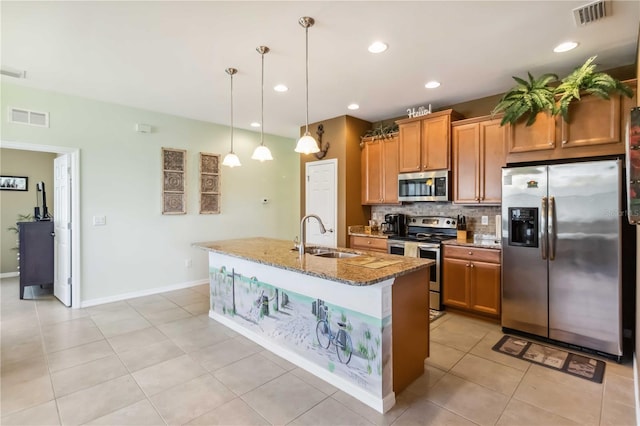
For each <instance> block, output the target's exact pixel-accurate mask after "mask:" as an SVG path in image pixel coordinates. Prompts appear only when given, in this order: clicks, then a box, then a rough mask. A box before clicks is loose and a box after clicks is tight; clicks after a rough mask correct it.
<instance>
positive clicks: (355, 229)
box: [349, 225, 389, 239]
mask: <svg viewBox="0 0 640 426" xmlns="http://www.w3.org/2000/svg"><path fill="white" fill-rule="evenodd" d="M349 235H356V236H358V237H371V238H384V239H387V238H389V234H384V233H382V232H380V231H375V232H365V230H364V226H363V225H355V226H350V227H349Z"/></svg>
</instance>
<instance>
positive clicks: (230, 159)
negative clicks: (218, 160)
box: [222, 68, 242, 168]
mask: <svg viewBox="0 0 640 426" xmlns="http://www.w3.org/2000/svg"><path fill="white" fill-rule="evenodd" d="M225 72H226V73H227V74H229V76H230V77H231V150H230V151H229V153H228V154H227V155H225V156H224V160H222V165H223V166H228V167H232V168H233V167H240V166H241V165H242V164H240V159H239V158H238V156H237V155H236V154H235V153H234V152H233V75H234V74H235V73H237V72H238V70H237V69H235V68H227V69H226V70H225Z"/></svg>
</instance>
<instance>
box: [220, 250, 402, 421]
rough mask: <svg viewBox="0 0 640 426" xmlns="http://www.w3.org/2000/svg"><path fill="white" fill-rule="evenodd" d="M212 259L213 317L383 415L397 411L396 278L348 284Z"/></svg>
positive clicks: (223, 257)
mask: <svg viewBox="0 0 640 426" xmlns="http://www.w3.org/2000/svg"><path fill="white" fill-rule="evenodd" d="M209 257H210V259H209V260H210V265H209V273H210V283H211V288H210V291H211V311H210V316H211V317H212V318H214V319H218V320H221V321H222V322H223V323H225V324H227V325H230V326H232V328H234V329H236V330H237V328H236V327H235V326H239V327H241V329H242V330H243V331H246V332H243V333H242V334H244V335H245V336H247V337H249V338H252V339H253V340H255V341H256V342H258V343H260V344H263V345H264V344H265V343H266V345H265V347H267V348H268V349H271V350H273V351H274V352H277V353H278V354H280V355H281V356H285V358H287V359H288V360H289V361H291V362H294V363H295V364H297V365H299V366H300V367H302V368H305V369H307V370H308V371H310V372H312V373H314V374H317V375H319V376H320V377H322V378H324V379H325V380H327V381H329V382H330V383H332V384H334V385H336V386H338V387H339V388H341V389H342V390H344V391H346V392H347V393H350V394H352V395H353V396H354V397H356V398H358V399H360V400H362V401H363V402H365V403H366V404H368V405H370V406H372V407H373V408H375V409H377V410H378V411H385V410H386V409H388V408H390V407H391V406H392V405H393V403H394V402H395V395H394V394H393V390H392V389H393V384H392V377H393V373H392V353H391V348H392V343H391V340H392V323H391V307H392V302H391V283H392V281H391V280H389V281H386V282H383V283H379V284H375V285H372V286H350V285H345V284H343V283H338V282H333V281H329V280H323V279H320V278H317V277H312V276H307V275H304V274H300V273H297V272H293V271H288V270H283V269H279V268H274V267H271V266H268V265H264V264H258V263H254V262H251V261H248V260H243V259H238V258H235V257H233V256H226V255H222V254H219V253H210V254H209ZM325 320H326V322H325ZM341 329H342V331H343V332H342V333H338V332H339V330H341ZM327 344H328V347H327ZM349 348H352V349H349ZM281 350H284V353H283V352H282V351H281ZM287 355H291V356H287ZM294 355H295V356H294ZM300 359H303V360H304V362H297V361H299V360H300ZM345 385H346V386H345Z"/></svg>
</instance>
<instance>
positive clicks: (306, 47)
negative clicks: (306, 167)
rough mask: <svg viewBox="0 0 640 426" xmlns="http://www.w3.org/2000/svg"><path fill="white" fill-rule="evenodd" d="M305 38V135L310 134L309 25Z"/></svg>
mask: <svg viewBox="0 0 640 426" xmlns="http://www.w3.org/2000/svg"><path fill="white" fill-rule="evenodd" d="M304 38H305V51H306V72H305V86H306V88H307V119H306V121H305V122H306V130H305V135H308V134H309V26H306V27H305V28H304Z"/></svg>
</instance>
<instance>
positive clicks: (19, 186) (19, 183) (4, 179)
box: [0, 176, 29, 191]
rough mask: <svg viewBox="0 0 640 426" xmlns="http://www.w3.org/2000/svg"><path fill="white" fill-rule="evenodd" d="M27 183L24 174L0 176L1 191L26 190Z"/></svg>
mask: <svg viewBox="0 0 640 426" xmlns="http://www.w3.org/2000/svg"><path fill="white" fill-rule="evenodd" d="M28 184H29V178H28V177H26V176H0V189H1V190H3V191H28V190H29V185H28Z"/></svg>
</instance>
